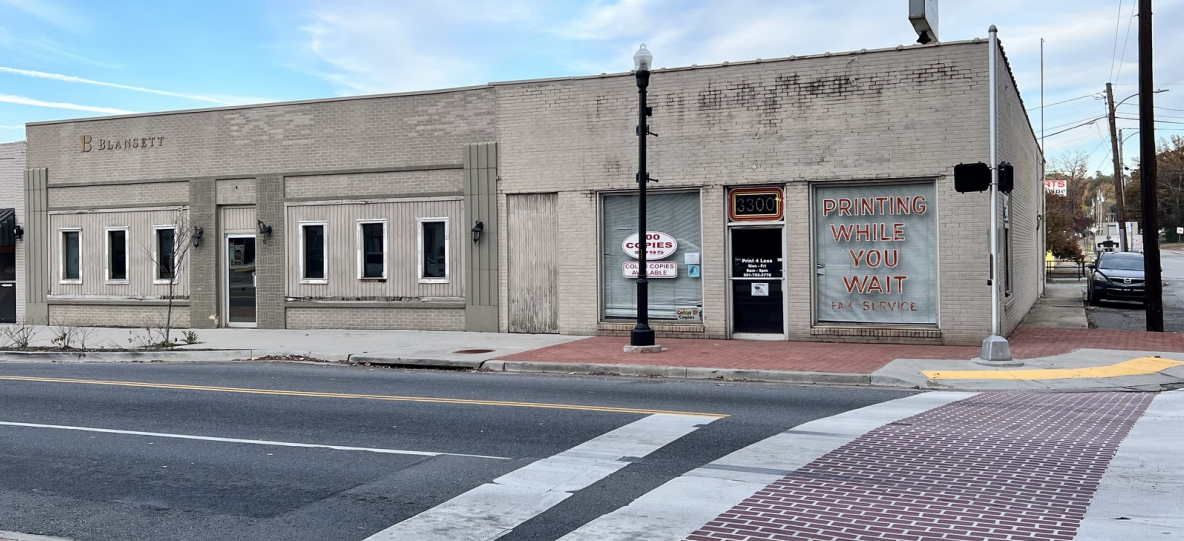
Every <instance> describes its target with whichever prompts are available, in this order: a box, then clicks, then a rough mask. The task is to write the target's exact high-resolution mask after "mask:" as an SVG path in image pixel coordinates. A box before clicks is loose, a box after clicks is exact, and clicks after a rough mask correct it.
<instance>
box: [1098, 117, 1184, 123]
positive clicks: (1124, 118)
mask: <svg viewBox="0 0 1184 541" xmlns="http://www.w3.org/2000/svg"><path fill="white" fill-rule="evenodd" d="M1114 118H1117V119H1120V120H1136V121H1137V120H1139V119H1137V118H1131V117H1127V116H1116V117H1114ZM1161 122H1162V123H1164V124H1184V122H1175V121H1172V120H1159V119H1156V120H1155V123H1156V124H1159V123H1161Z"/></svg>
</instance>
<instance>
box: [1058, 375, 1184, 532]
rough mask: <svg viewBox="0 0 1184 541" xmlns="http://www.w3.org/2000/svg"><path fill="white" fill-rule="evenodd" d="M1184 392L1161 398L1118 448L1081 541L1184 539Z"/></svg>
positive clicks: (1081, 529) (1092, 504)
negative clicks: (1182, 460)
mask: <svg viewBox="0 0 1184 541" xmlns="http://www.w3.org/2000/svg"><path fill="white" fill-rule="evenodd" d="M1181 426H1184V391H1169V392H1164V393H1160V394H1159V395H1158V396H1156V397H1155V399H1154V400H1152V401H1151V404H1150V405H1149V406H1148V407H1147V411H1146V412H1145V413H1144V414H1143V416H1142V417H1140V418H1139V420H1138V421H1136V422H1135V426H1134V427H1132V428H1131V432H1130V434H1128V435H1127V437H1126V439H1125V440H1123V442H1122V444H1120V445H1119V446H1118V452H1117V453H1115V455H1114V459H1113V460H1111V461H1110V466H1109V467H1108V468H1107V469H1106V473H1105V475H1103V476H1102V481H1101V483H1100V484H1099V485H1098V491H1097V492H1096V493H1094V498H1093V501H1092V502H1090V506H1089V509H1088V510H1087V511H1086V512H1085V519H1084V520H1082V521H1081V526H1080V527H1079V528H1078V529H1077V536H1076V537H1074V539H1075V540H1077V541H1095V540H1097V541H1125V540H1127V539H1165V538H1171V539H1180V537H1182V536H1184V470H1182V469H1181V468H1180V449H1181V448H1184V429H1181V428H1180V427H1181Z"/></svg>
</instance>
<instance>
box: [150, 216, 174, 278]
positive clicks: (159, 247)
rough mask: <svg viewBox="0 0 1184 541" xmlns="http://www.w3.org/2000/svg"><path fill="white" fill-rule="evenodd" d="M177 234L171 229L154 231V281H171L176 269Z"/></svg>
mask: <svg viewBox="0 0 1184 541" xmlns="http://www.w3.org/2000/svg"><path fill="white" fill-rule="evenodd" d="M176 236H177V233H176V231H175V230H173V228H171V227H170V228H167V229H157V230H156V250H155V252H156V280H157V281H163V282H169V281H172V279H173V276H174V274H175V273H176V269H175V268H174V266H175V264H176V261H175V260H176V249H175V241H176Z"/></svg>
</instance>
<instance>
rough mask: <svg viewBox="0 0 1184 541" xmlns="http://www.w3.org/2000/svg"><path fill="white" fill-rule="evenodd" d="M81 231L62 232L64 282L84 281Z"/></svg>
mask: <svg viewBox="0 0 1184 541" xmlns="http://www.w3.org/2000/svg"><path fill="white" fill-rule="evenodd" d="M81 235H82V232H81V231H62V280H63V281H64V280H72V281H78V282H81V281H82V270H81V269H82V252H81V245H80V237H81Z"/></svg>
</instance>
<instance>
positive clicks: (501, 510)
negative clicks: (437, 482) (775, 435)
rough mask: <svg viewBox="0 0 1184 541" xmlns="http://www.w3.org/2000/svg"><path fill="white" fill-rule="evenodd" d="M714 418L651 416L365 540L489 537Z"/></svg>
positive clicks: (474, 539)
mask: <svg viewBox="0 0 1184 541" xmlns="http://www.w3.org/2000/svg"><path fill="white" fill-rule="evenodd" d="M714 420H715V419H713V418H709V417H707V418H705V417H698V416H687V415H650V416H648V417H645V418H642V419H640V420H637V421H634V422H632V423H630V424H627V425H625V426H622V427H620V428H617V429H616V430H612V431H610V432H607V433H605V434H602V435H600V436H598V437H596V438H593V439H591V440H588V441H586V442H584V443H582V444H580V445H577V446H575V447H572V448H571V449H568V450H566V451H563V452H561V453H559V454H557V455H553V456H551V457H549V458H545V459H542V460H538V461H535V462H533V463H531V464H529V465H527V466H525V467H522V468H519V469H517V470H515V471H512V472H510V473H508V474H506V475H503V476H501V477H499V478H497V479H494V480H493V481H492V482H490V483H486V484H484V485H482V486H479V487H477V488H475V489H473V490H470V491H468V492H465V493H464V494H461V495H459V496H457V497H455V498H453V499H451V500H449V501H447V502H444V503H442V504H440V505H438V506H436V507H433V508H431V509H429V510H427V511H424V512H423V513H420V514H418V515H416V516H414V517H411V518H409V519H407V520H404V521H403V522H400V523H398V524H395V525H394V526H391V527H390V528H387V529H385V530H383V531H381V532H378V533H376V534H374V535H372V536H370V537H369V538H367V541H405V540H408V539H415V540H416V541H488V540H492V539H497V538H498V537H501V536H503V535H505V534H507V533H509V532H510V531H511V530H513V529H514V528H515V527H517V526H518V525H520V524H522V523H524V522H526V521H527V520H530V519H531V518H533V517H535V516H538V515H540V514H542V513H543V512H545V511H546V510H548V509H550V508H552V507H554V506H555V505H558V504H559V503H560V502H562V501H563V500H565V499H567V498H568V497H570V496H571V495H572V493H573V492H576V491H578V490H580V489H583V488H585V487H588V486H590V485H592V484H593V483H596V482H597V481H600V480H601V479H604V478H605V477H608V476H609V475H611V474H613V473H614V472H616V471H618V470H620V469H621V468H624V467H625V466H627V465H629V462H630V461H631V459H634V458H640V457H644V456H647V455H649V454H650V453H652V452H654V451H656V450H658V449H661V448H662V447H664V446H666V445H667V444H670V443H671V442H674V441H675V440H678V439H679V438H681V437H683V436H685V435H687V434H690V433H691V432H694V431H695V430H696V429H698V428H699V427H701V426H704V425H706V424H708V423H710V422H712V421H714Z"/></svg>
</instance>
